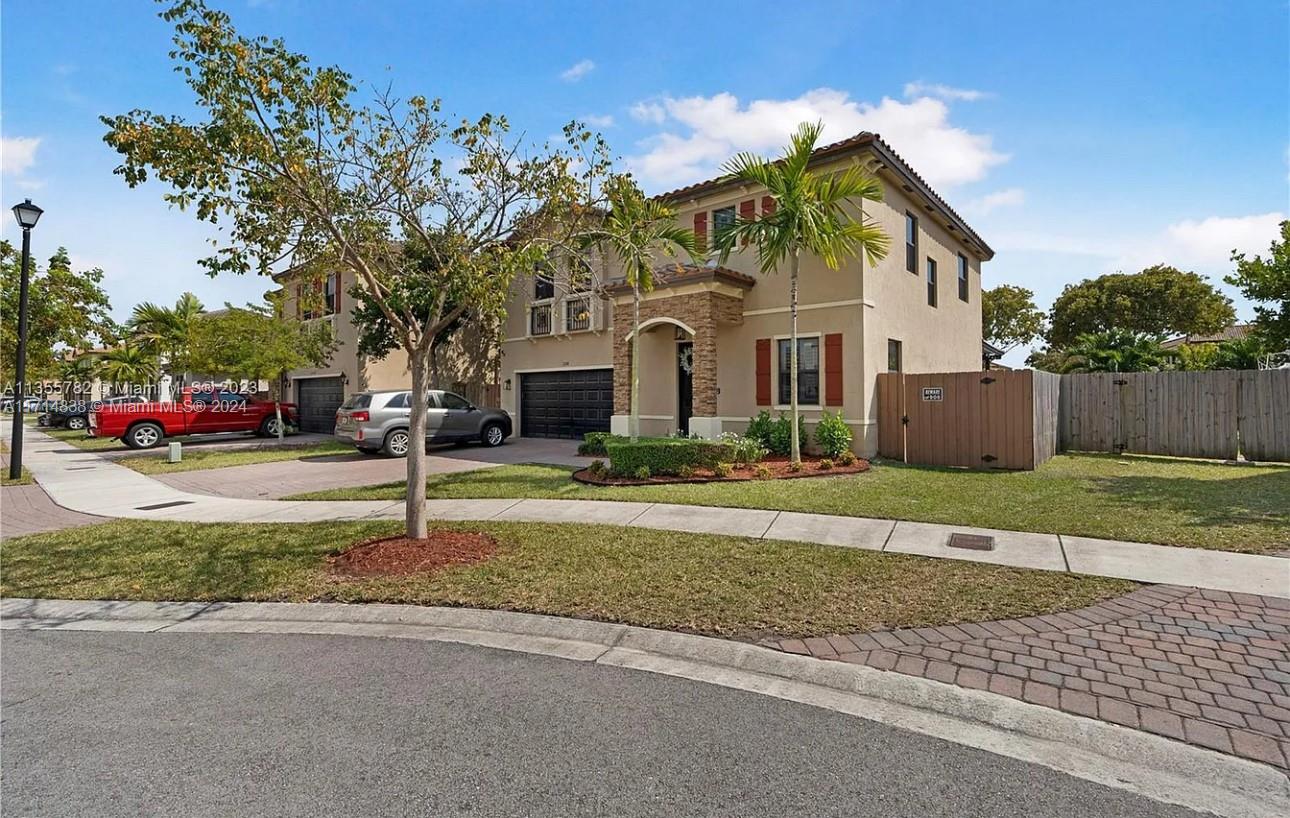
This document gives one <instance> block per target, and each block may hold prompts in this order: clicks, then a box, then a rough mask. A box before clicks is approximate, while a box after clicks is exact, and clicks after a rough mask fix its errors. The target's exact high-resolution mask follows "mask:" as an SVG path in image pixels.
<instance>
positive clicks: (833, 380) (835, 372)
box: [824, 332, 842, 406]
mask: <svg viewBox="0 0 1290 818" xmlns="http://www.w3.org/2000/svg"><path fill="white" fill-rule="evenodd" d="M824 403H825V404H826V405H828V406H841V405H842V333H840V332H833V333H829V334H828V335H825V336H824Z"/></svg>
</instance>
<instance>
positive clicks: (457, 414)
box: [336, 389, 511, 457]
mask: <svg viewBox="0 0 1290 818" xmlns="http://www.w3.org/2000/svg"><path fill="white" fill-rule="evenodd" d="M411 413H412V393H411V392H410V391H408V390H384V391H368V392H359V393H357V394H355V395H350V396H349V400H347V401H345V403H344V404H343V405H342V406H341V407H340V409H338V410H337V411H336V437H337V438H338V439H339V440H341V441H343V442H345V443H350V444H352V445H353V446H355V447H356V448H357V449H358V450H359V451H360V452H363V453H364V454H376V453H377V452H380V453H381V454H384V455H385V456H387V457H407V456H408V447H409V446H410V445H411V437H410V436H409V435H408V422H409V416H410V415H411ZM510 436H511V416H510V415H508V414H506V411H505V410H503V409H487V408H483V407H479V406H475V405H474V404H473V403H471V402H470V401H468V400H466V399H465V398H463V397H462V396H461V395H458V394H457V393H456V392H444V391H442V390H438V389H436V390H432V391H431V392H430V408H429V410H428V411H427V412H426V442H427V443H464V442H466V441H471V440H478V441H479V442H481V443H483V444H484V445H485V446H500V445H502V441H504V440H506V438H508V437H510Z"/></svg>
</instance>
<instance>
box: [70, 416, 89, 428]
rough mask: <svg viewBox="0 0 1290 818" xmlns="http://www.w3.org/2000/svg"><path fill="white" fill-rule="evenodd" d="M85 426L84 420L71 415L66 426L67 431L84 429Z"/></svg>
mask: <svg viewBox="0 0 1290 818" xmlns="http://www.w3.org/2000/svg"><path fill="white" fill-rule="evenodd" d="M87 425H89V424H87V423H86V421H85V418H83V417H80V416H79V415H73V416H71V417H69V418H68V419H67V423H66V426H67V428H68V429H84V428H85V427H86V426H87Z"/></svg>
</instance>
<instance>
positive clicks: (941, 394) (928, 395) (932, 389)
mask: <svg viewBox="0 0 1290 818" xmlns="http://www.w3.org/2000/svg"><path fill="white" fill-rule="evenodd" d="M944 399H945V390H944V388H942V387H939V386H925V387H923V400H934V401H940V400H944Z"/></svg>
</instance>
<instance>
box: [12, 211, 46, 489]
mask: <svg viewBox="0 0 1290 818" xmlns="http://www.w3.org/2000/svg"><path fill="white" fill-rule="evenodd" d="M43 212H44V211H43V210H41V209H40V208H39V207H36V206H35V205H34V204H32V203H31V199H27V200H26V201H24V202H23V203H22V204H16V205H14V206H13V215H14V216H15V217H16V218H17V219H18V226H19V227H21V228H22V283H21V284H19V286H18V361H17V364H16V365H15V366H14V376H15V382H14V385H13V440H12V442H11V443H10V444H9V479H10V480H17V479H19V478H21V477H22V410H23V399H24V398H25V397H26V396H27V279H28V277H29V273H30V270H31V228H33V227H35V226H36V222H38V221H40V214H41V213H43Z"/></svg>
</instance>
